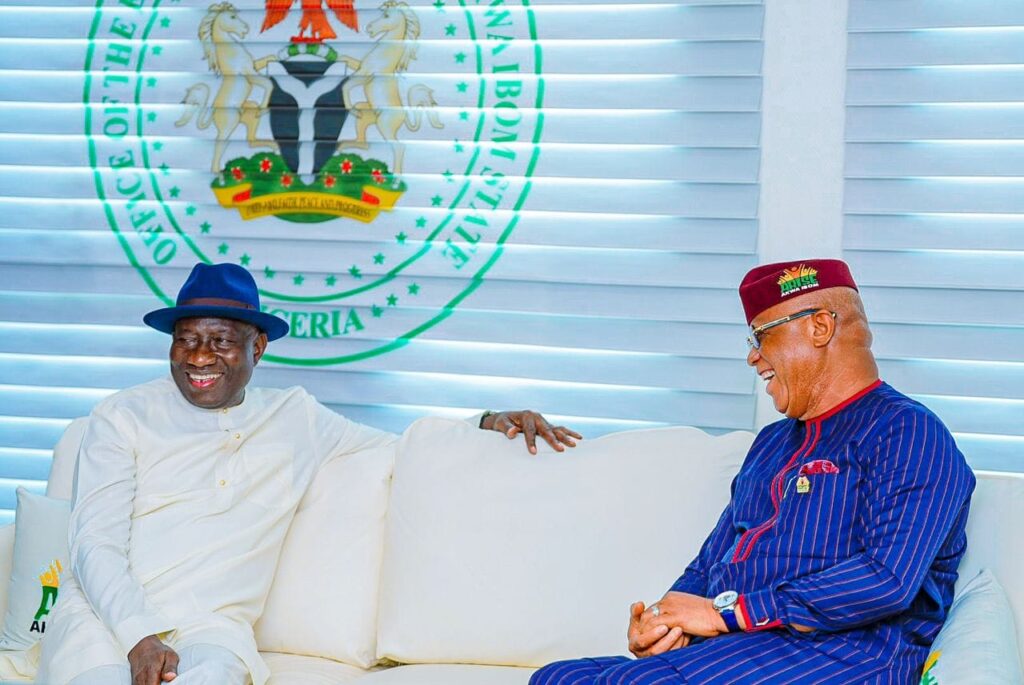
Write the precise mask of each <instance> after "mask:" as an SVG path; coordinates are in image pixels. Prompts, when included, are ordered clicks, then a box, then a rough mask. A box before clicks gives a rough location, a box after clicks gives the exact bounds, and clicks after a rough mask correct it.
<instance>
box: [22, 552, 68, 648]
mask: <svg viewBox="0 0 1024 685" xmlns="http://www.w3.org/2000/svg"><path fill="white" fill-rule="evenodd" d="M63 571H64V568H63V567H62V566H61V565H60V559H54V560H53V561H52V562H51V563H50V567H49V568H48V569H46V570H45V571H43V572H42V573H41V574H39V583H40V585H42V592H43V596H42V598H41V599H40V600H39V609H37V610H36V615H35V618H34V619H33V620H32V627H31V628H29V632H30V633H45V632H46V621H42V620H40V619H42V618H43V617H44V616H46V615H47V614H49V613H50V609H52V608H53V605H54V604H56V603H57V589H58V588H59V587H60V574H61V573H62V572H63Z"/></svg>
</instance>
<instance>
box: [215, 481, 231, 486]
mask: <svg viewBox="0 0 1024 685" xmlns="http://www.w3.org/2000/svg"><path fill="white" fill-rule="evenodd" d="M227 484H228V482H227V481H226V480H221V481H220V482H219V483H217V485H219V486H221V487H224V486H225V485H227Z"/></svg>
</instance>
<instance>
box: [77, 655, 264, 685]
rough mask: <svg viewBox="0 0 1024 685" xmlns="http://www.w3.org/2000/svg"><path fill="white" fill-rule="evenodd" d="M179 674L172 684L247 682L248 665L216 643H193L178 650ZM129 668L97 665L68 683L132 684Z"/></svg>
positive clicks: (245, 684) (231, 684)
mask: <svg viewBox="0 0 1024 685" xmlns="http://www.w3.org/2000/svg"><path fill="white" fill-rule="evenodd" d="M178 657H179V661H178V677H177V678H175V679H174V680H173V681H171V683H173V685H249V684H250V683H251V682H252V681H250V680H249V669H247V668H246V667H245V664H244V663H242V660H241V659H239V658H238V657H237V656H235V655H234V654H233V653H231V652H230V651H228V650H226V649H224V648H223V647H218V646H216V645H192V646H190V647H185V648H183V649H182V650H181V651H180V652H178ZM131 684H132V672H131V668H130V667H129V666H128V664H127V663H125V664H124V665H123V666H100V667H99V668H94V669H92V670H89V671H86V672H85V673H83V674H82V675H80V676H78V677H77V678H75V679H74V680H72V681H71V682H70V683H68V685H131Z"/></svg>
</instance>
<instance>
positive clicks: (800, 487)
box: [796, 476, 811, 495]
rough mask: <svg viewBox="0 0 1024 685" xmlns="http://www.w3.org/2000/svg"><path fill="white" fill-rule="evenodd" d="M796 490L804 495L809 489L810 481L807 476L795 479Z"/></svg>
mask: <svg viewBox="0 0 1024 685" xmlns="http://www.w3.org/2000/svg"><path fill="white" fill-rule="evenodd" d="M796 491H797V493H798V494H800V495H806V494H807V493H808V492H810V491H811V481H810V479H809V478H808V477H807V476H800V477H799V478H797V479H796Z"/></svg>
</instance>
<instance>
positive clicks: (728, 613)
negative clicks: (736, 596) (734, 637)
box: [719, 605, 740, 633]
mask: <svg viewBox="0 0 1024 685" xmlns="http://www.w3.org/2000/svg"><path fill="white" fill-rule="evenodd" d="M719 614H720V615H721V617H722V620H723V621H725V627H726V628H728V629H729V632H730V633H738V632H740V622H739V621H738V620H737V619H736V611H735V605H733V606H732V607H729V608H728V609H722V611H720V612H719Z"/></svg>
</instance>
